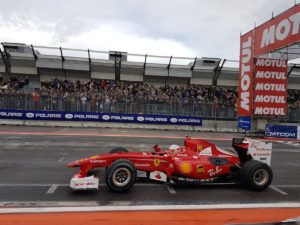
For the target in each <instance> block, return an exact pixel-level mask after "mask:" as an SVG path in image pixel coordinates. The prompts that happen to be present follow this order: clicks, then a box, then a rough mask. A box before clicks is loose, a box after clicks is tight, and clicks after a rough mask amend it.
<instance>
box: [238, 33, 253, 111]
mask: <svg viewBox="0 0 300 225" xmlns="http://www.w3.org/2000/svg"><path fill="white" fill-rule="evenodd" d="M240 45H241V46H240V70H239V85H238V86H239V88H238V91H239V98H238V109H237V110H238V115H239V116H251V115H252V77H253V64H254V62H253V59H254V58H253V32H252V31H250V32H248V33H247V34H244V35H243V36H241V42H240Z"/></svg>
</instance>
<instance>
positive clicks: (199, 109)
mask: <svg viewBox="0 0 300 225" xmlns="http://www.w3.org/2000/svg"><path fill="white" fill-rule="evenodd" d="M0 109H19V110H47V111H66V112H99V113H124V114H148V115H151V114H152V115H174V116H196V117H204V118H209V119H232V120H234V119H236V117H237V115H236V107H235V106H226V105H225V104H213V103H212V104H199V103H198V102H197V101H196V100H193V99H190V100H189V101H175V100H173V99H172V98H171V99H170V100H169V101H168V102H151V101H149V100H145V99H143V98H127V97H125V96H124V99H121V100H108V99H96V98H91V99H89V98H81V97H70V96H69V97H68V98H62V97H53V96H42V95H41V96H33V95H31V94H15V95H12V94H7V95H6V94H0ZM281 119H282V118H281ZM283 120H285V121H295V122H297V121H298V122H299V121H300V107H293V108H288V115H287V117H286V118H285V119H283Z"/></svg>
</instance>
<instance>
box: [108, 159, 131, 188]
mask: <svg viewBox="0 0 300 225" xmlns="http://www.w3.org/2000/svg"><path fill="white" fill-rule="evenodd" d="M135 179H136V169H135V167H134V165H133V164H132V163H131V162H130V161H129V160H125V159H119V160H117V161H115V162H113V163H112V164H111V166H110V167H108V169H107V173H106V179H105V181H106V184H107V186H108V187H109V189H110V190H112V191H113V192H126V191H128V190H130V189H131V187H132V186H133V184H134V181H135Z"/></svg>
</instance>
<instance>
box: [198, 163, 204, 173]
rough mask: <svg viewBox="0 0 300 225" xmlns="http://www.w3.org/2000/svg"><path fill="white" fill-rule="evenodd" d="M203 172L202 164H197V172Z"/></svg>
mask: <svg viewBox="0 0 300 225" xmlns="http://www.w3.org/2000/svg"><path fill="white" fill-rule="evenodd" d="M203 172H204V166H202V165H197V173H198V174H202V173H203Z"/></svg>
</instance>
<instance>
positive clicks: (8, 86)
mask: <svg viewBox="0 0 300 225" xmlns="http://www.w3.org/2000/svg"><path fill="white" fill-rule="evenodd" d="M28 84H29V78H28V77H26V78H25V79H18V78H17V77H15V76H12V77H10V78H8V79H3V77H0V94H16V93H17V92H18V91H19V90H20V89H22V88H23V87H25V86H26V85H28Z"/></svg>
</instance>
